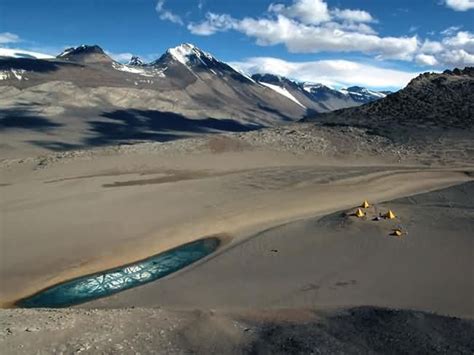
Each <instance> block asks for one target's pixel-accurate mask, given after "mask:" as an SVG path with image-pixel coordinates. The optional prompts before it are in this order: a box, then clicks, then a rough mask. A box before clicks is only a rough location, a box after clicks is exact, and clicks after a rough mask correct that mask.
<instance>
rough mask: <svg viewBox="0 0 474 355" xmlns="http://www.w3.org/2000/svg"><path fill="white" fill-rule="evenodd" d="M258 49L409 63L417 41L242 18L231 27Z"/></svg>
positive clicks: (284, 20)
mask: <svg viewBox="0 0 474 355" xmlns="http://www.w3.org/2000/svg"><path fill="white" fill-rule="evenodd" d="M234 28H235V29H237V30H239V31H240V32H243V33H245V34H246V35H247V36H249V37H254V38H255V39H256V41H257V44H259V45H263V46H265V45H275V44H284V45H285V46H286V47H287V48H288V50H289V51H290V52H295V53H317V52H324V51H326V52H362V53H369V54H376V55H378V56H379V57H380V58H384V59H389V58H390V59H401V60H410V59H411V58H412V57H413V54H414V53H415V51H416V49H417V46H418V40H417V38H416V36H413V37H379V36H377V35H375V34H370V33H364V32H365V31H364V32H360V31H352V30H349V29H346V28H344V26H339V28H334V26H332V25H331V24H330V25H328V26H311V25H305V24H302V23H299V22H296V21H294V20H291V19H288V18H287V17H285V16H282V15H278V16H277V18H276V19H263V18H262V19H253V18H244V19H243V20H241V21H239V22H238V24H237V25H236V26H235V27H234Z"/></svg>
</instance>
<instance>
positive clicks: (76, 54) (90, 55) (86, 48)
mask: <svg viewBox="0 0 474 355" xmlns="http://www.w3.org/2000/svg"><path fill="white" fill-rule="evenodd" d="M57 58H60V59H65V60H70V61H77V62H87V63H90V62H112V58H110V57H109V56H108V55H107V54H105V52H104V50H103V49H102V48H101V47H99V46H98V45H86V44H82V45H80V46H78V47H70V48H67V49H65V50H64V51H63V52H62V53H61V54H59V55H58V56H57Z"/></svg>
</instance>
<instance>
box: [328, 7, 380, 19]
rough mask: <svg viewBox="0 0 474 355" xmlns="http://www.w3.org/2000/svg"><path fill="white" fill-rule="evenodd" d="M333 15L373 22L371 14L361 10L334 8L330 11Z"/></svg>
mask: <svg viewBox="0 0 474 355" xmlns="http://www.w3.org/2000/svg"><path fill="white" fill-rule="evenodd" d="M331 13H332V14H333V15H334V16H335V17H337V18H339V19H341V20H346V21H352V22H373V21H374V19H373V18H372V15H371V14H369V13H368V12H367V11H363V10H350V9H344V10H340V9H334V10H333V11H332V12H331Z"/></svg>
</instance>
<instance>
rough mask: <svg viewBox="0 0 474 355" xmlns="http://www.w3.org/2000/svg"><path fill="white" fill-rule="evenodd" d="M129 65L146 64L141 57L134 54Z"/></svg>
mask: <svg viewBox="0 0 474 355" xmlns="http://www.w3.org/2000/svg"><path fill="white" fill-rule="evenodd" d="M127 65H130V66H135V67H141V66H144V65H145V63H144V62H143V60H141V58H140V57H137V56H133V57H132V58H130V60H129V62H128V63H127Z"/></svg>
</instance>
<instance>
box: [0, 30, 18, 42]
mask: <svg viewBox="0 0 474 355" xmlns="http://www.w3.org/2000/svg"><path fill="white" fill-rule="evenodd" d="M16 42H20V37H19V36H18V35H16V34H14V33H10V32H2V33H0V44H7V43H16Z"/></svg>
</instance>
